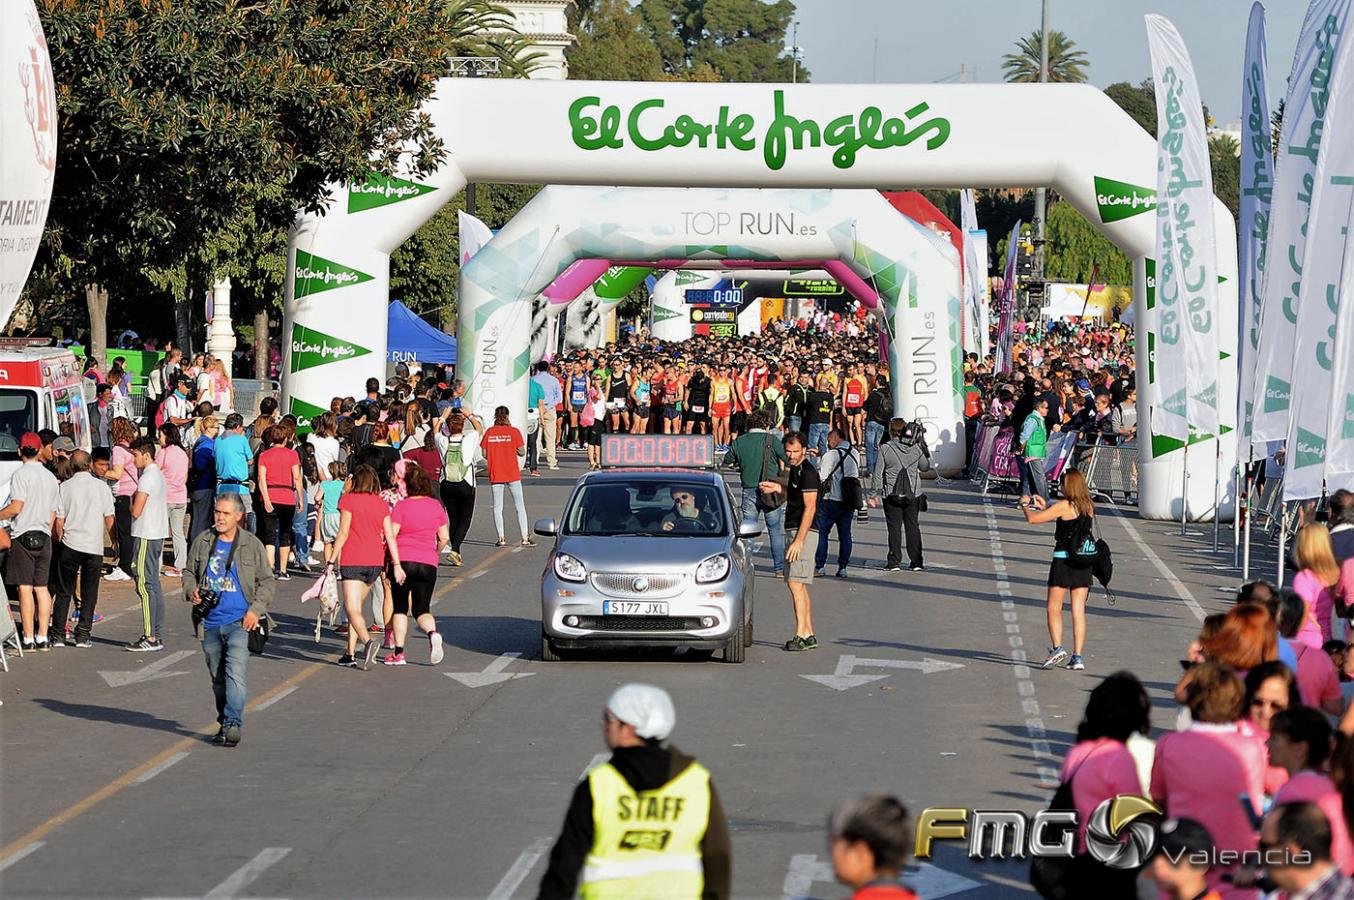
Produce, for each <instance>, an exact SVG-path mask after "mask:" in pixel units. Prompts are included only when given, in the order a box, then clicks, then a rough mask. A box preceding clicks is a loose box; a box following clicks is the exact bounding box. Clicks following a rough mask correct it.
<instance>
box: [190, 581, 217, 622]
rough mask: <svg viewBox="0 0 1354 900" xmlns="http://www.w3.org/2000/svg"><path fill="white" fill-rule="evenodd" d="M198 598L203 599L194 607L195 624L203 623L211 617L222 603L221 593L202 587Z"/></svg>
mask: <svg viewBox="0 0 1354 900" xmlns="http://www.w3.org/2000/svg"><path fill="white" fill-rule="evenodd" d="M198 597H200V598H201V601H200V602H199V603H198V604H197V605H196V606H194V607H193V621H194V622H195V623H196V622H201V621H202V620H203V619H205V618H207V616H209V615H211V613H212V610H214V609H216V607H217V605H219V604H220V603H221V592H220V591H214V590H212V589H211V588H208V587H202V588H198ZM194 627H196V625H195V626H194Z"/></svg>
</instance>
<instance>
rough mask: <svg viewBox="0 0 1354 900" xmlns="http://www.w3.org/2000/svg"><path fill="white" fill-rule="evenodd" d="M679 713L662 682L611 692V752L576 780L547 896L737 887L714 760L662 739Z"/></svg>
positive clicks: (545, 885) (605, 716) (672, 899)
mask: <svg viewBox="0 0 1354 900" xmlns="http://www.w3.org/2000/svg"><path fill="white" fill-rule="evenodd" d="M676 720H677V714H676V712H675V711H674V710H673V706H672V698H671V697H669V696H668V693H667V691H664V690H663V689H662V688H657V687H654V686H653V685H648V684H627V685H623V686H622V687H620V688H618V689H617V690H616V692H615V693H613V694H612V695H611V699H609V700H608V701H607V704H606V708H605V709H604V710H603V712H602V735H603V737H604V739H605V740H606V745H607V747H608V748H609V749H610V750H611V751H612V754H611V759H610V760H608V761H607V762H605V763H603V764H602V765H600V766H597V767H595V768H594V769H592V771H590V772H589V773H588V776H587V778H586V779H584V780H583V782H582V783H580V784H579V785H578V787H577V788H576V789H575V790H574V796H573V801H572V802H571V803H570V804H569V811H568V812H567V813H566V814H565V816H564V829H563V831H562V832H561V834H560V836H559V840H557V841H556V842H555V847H554V849H553V850H551V851H550V868H549V869H548V870H547V871H546V873H545V877H544V878H542V879H541V889H540V893H539V897H541V898H542V900H568V898H572V897H573V896H574V894H575V892H577V893H578V895H579V896H581V897H582V898H583V900H610V898H617V900H620V898H626V900H629V898H635V897H643V898H664V900H677V898H693V900H694V898H706V897H709V898H724V897H728V896H729V894H730V890H731V882H732V859H731V853H730V848H729V828H728V823H727V822H725V820H724V810H723V808H722V807H721V806H720V804H719V795H718V794H717V793H715V786H714V783H713V782H711V780H710V770H709V769H707V768H705V766H703V765H701V764H700V763H698V762H696V761H695V760H694V759H692V758H691V757H689V756H687V755H686V754H684V753H682V752H681V751H679V750H677V749H676V748H675V747H664V746H663V744H662V742H663V741H664V740H666V739H667V737H668V735H669V734H671V733H672V727H673V725H674V724H676Z"/></svg>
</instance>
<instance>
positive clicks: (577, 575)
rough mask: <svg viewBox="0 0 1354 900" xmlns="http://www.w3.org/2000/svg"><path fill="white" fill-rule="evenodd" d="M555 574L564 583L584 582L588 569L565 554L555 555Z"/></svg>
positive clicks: (575, 558)
mask: <svg viewBox="0 0 1354 900" xmlns="http://www.w3.org/2000/svg"><path fill="white" fill-rule="evenodd" d="M555 574H556V575H558V576H559V577H560V578H563V579H564V580H565V581H585V580H586V579H587V577H588V567H587V566H585V565H583V561H582V560H580V559H578V558H577V557H573V556H570V555H569V554H567V553H556V554H555Z"/></svg>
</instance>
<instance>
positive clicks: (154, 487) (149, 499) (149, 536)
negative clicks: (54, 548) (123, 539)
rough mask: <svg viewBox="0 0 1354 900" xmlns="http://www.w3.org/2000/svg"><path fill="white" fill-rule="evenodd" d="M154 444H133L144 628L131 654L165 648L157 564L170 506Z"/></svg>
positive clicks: (137, 573) (136, 577)
mask: <svg viewBox="0 0 1354 900" xmlns="http://www.w3.org/2000/svg"><path fill="white" fill-rule="evenodd" d="M155 450H156V444H155V441H153V440H151V439H150V438H148V437H143V438H141V439H139V440H138V441H137V442H136V443H134V444H132V462H133V463H135V465H136V468H137V471H138V472H139V473H140V475H139V477H138V478H137V482H136V493H135V494H133V495H132V580H133V582H134V583H135V584H136V595H137V596H138V597H140V598H141V621H142V624H143V627H144V628H145V634H143V635H142V636H141V637H140V638H139V639H138V640H135V641H133V642H132V643H130V644H128V645H127V649H128V650H130V651H132V652H133V653H153V652H156V651H159V650H163V649H164V648H165V645H164V643H163V638H164V624H165V598H164V595H163V594H162V593H161V592H160V563H161V561H162V558H163V556H164V540H165V538H167V537H169V505H168V502H167V501H166V499H165V477H164V475H163V474H161V472H160V467H159V466H157V465H156V464H155Z"/></svg>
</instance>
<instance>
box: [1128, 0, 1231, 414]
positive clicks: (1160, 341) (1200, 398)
mask: <svg viewBox="0 0 1354 900" xmlns="http://www.w3.org/2000/svg"><path fill="white" fill-rule="evenodd" d="M1145 18H1146V20H1147V43H1148V47H1149V48H1150V50H1151V54H1152V78H1153V81H1154V83H1155V85H1156V101H1157V208H1156V216H1157V235H1156V260H1157V284H1156V298H1157V366H1156V369H1157V375H1158V383H1159V389H1160V391H1161V394H1160V396H1161V405H1160V406H1159V407H1158V410H1157V416H1158V418H1157V420H1156V421H1154V422H1153V423H1152V427H1153V430H1154V431H1156V432H1157V433H1159V434H1165V435H1169V436H1171V437H1174V438H1177V439H1179V440H1188V438H1189V431H1190V428H1191V427H1192V428H1193V429H1194V430H1195V431H1196V432H1198V433H1201V434H1204V435H1216V434H1217V433H1218V425H1219V421H1218V330H1217V321H1218V273H1217V250H1216V247H1215V245H1214V240H1213V217H1212V216H1211V215H1209V210H1211V208H1212V204H1213V174H1212V170H1211V168H1210V163H1209V155H1208V136H1207V132H1206V123H1205V122H1204V110H1203V102H1202V101H1201V100H1200V98H1199V87H1198V84H1197V83H1196V82H1195V79H1194V66H1193V64H1192V63H1191V62H1190V58H1189V51H1188V50H1186V49H1185V42H1184V41H1183V40H1182V39H1181V38H1180V33H1179V32H1177V31H1176V30H1175V26H1174V25H1172V24H1171V22H1170V20H1168V19H1166V18H1165V17H1163V16H1157V15H1149V16H1146V17H1145Z"/></svg>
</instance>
